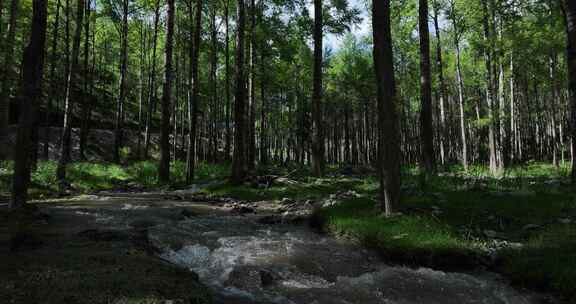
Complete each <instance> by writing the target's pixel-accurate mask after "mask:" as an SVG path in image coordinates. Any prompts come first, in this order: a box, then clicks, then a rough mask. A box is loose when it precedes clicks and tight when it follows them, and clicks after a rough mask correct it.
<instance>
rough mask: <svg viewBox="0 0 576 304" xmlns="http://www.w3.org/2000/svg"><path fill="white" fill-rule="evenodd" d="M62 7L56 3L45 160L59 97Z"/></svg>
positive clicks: (44, 150) (58, 2) (46, 118)
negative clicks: (52, 120) (56, 101)
mask: <svg viewBox="0 0 576 304" xmlns="http://www.w3.org/2000/svg"><path fill="white" fill-rule="evenodd" d="M60 6H61V2H60V0H58V1H57V2H56V16H55V17H54V26H53V29H52V50H51V52H52V53H51V55H50V96H49V97H48V105H47V106H46V113H45V120H46V132H45V133H44V146H43V149H42V150H43V152H42V154H43V157H44V159H46V160H47V159H48V158H49V153H50V138H51V134H52V132H50V129H49V127H50V120H51V115H50V113H51V111H53V110H54V109H53V108H54V100H55V99H56V98H57V97H56V96H58V91H59V90H58V80H57V79H56V67H57V65H58V64H57V59H58V38H59V35H58V33H59V32H60V31H59V30H58V29H59V28H60Z"/></svg>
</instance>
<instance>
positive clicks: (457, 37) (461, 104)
mask: <svg viewBox="0 0 576 304" xmlns="http://www.w3.org/2000/svg"><path fill="white" fill-rule="evenodd" d="M450 10H451V15H452V26H453V28H454V45H455V46H456V78H457V80H456V81H457V83H458V108H459V110H460V138H461V140H462V167H464V171H468V142H467V140H466V117H465V116H464V115H465V113H464V80H463V78H462V63H461V54H460V53H461V52H460V32H459V31H460V28H459V26H458V21H457V20H456V19H457V17H456V16H455V14H456V11H455V10H456V8H455V4H454V3H452V4H451V7H450Z"/></svg>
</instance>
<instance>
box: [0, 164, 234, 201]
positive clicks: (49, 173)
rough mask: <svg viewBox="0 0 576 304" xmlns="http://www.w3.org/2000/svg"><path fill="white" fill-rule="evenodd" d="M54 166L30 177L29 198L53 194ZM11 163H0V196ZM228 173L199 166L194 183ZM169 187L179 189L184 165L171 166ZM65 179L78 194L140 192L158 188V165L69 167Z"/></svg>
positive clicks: (7, 188) (43, 166)
mask: <svg viewBox="0 0 576 304" xmlns="http://www.w3.org/2000/svg"><path fill="white" fill-rule="evenodd" d="M56 168H57V163H56V162H54V161H41V162H39V163H38V168H37V170H36V171H34V172H33V174H32V183H31V189H30V195H31V197H33V198H43V197H47V196H51V195H54V194H55V193H57V190H58V189H57V188H58V181H57V179H56ZM12 170H13V168H12V163H11V162H6V161H5V162H2V163H0V192H3V193H5V194H6V193H8V192H10V187H11V186H10V185H11V176H12ZM227 172H228V166H227V165H214V164H205V163H201V164H199V165H198V167H197V169H196V181H197V182H203V181H206V180H211V179H219V178H222V177H223V176H225V174H226V173H227ZM170 173H171V186H172V187H182V186H184V185H185V180H186V164H185V163H184V162H180V161H177V162H172V164H171V170H170ZM67 178H68V181H69V182H70V184H71V185H72V188H73V189H74V190H75V192H78V193H87V192H92V191H100V190H113V189H119V188H123V187H126V186H128V185H132V186H136V187H140V188H145V189H146V188H155V187H159V186H160V185H159V184H158V164H157V163H155V162H150V161H142V162H135V163H132V164H130V165H128V166H120V165H115V164H109V163H73V164H70V165H69V166H68V171H67Z"/></svg>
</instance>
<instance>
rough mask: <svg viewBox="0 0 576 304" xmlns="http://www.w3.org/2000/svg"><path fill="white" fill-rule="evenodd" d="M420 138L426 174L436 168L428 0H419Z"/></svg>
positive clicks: (431, 172)
mask: <svg viewBox="0 0 576 304" xmlns="http://www.w3.org/2000/svg"><path fill="white" fill-rule="evenodd" d="M419 8H420V9H419V16H420V18H419V21H420V22H419V29H420V102H421V110H420V138H421V139H420V140H421V143H422V147H421V149H422V151H421V153H422V156H421V157H422V166H423V167H424V170H425V171H426V175H430V174H433V173H434V171H435V170H436V161H435V157H434V128H433V126H432V80H431V76H430V37H429V31H428V0H420V6H419Z"/></svg>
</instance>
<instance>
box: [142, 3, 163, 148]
mask: <svg viewBox="0 0 576 304" xmlns="http://www.w3.org/2000/svg"><path fill="white" fill-rule="evenodd" d="M159 21H160V0H156V4H155V11H154V35H153V36H154V37H153V38H152V70H151V72H150V86H149V87H148V103H147V107H148V108H147V110H146V126H145V128H144V159H148V152H149V151H150V133H151V131H150V129H151V127H152V114H153V112H154V108H155V104H156V49H157V45H158V23H159Z"/></svg>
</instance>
